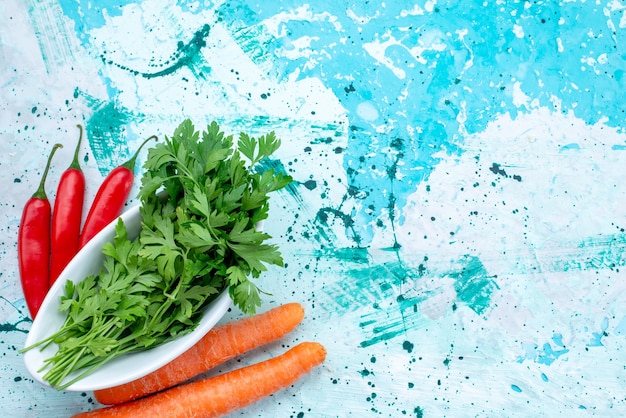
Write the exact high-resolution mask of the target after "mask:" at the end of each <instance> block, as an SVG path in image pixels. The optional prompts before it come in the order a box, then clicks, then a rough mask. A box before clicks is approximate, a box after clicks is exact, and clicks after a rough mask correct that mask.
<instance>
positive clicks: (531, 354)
mask: <svg viewBox="0 0 626 418" xmlns="http://www.w3.org/2000/svg"><path fill="white" fill-rule="evenodd" d="M521 348H522V350H523V351H525V354H524V355H522V356H519V357H518V358H517V362H518V363H523V362H524V361H526V360H530V361H534V362H536V363H538V364H545V365H546V366H550V365H552V363H554V362H555V361H556V360H557V359H558V358H559V357H561V356H563V355H565V354H567V353H569V349H567V348H565V345H564V344H563V336H562V335H561V334H558V333H556V334H554V335H553V336H552V343H550V342H547V343H545V344H543V347H542V348H541V349H539V346H538V345H537V344H534V343H522V345H521Z"/></svg>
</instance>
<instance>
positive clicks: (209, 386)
mask: <svg viewBox="0 0 626 418" xmlns="http://www.w3.org/2000/svg"><path fill="white" fill-rule="evenodd" d="M325 358H326V349H325V348H324V346H323V345H321V344H319V343H316V342H303V343H300V344H298V345H296V346H295V347H293V348H292V349H290V350H288V351H287V352H285V353H284V354H282V355H280V356H278V357H274V358H272V359H269V360H265V361H262V362H260V363H256V364H253V365H251V366H247V367H242V368H240V369H237V370H233V371H230V372H227V373H224V374H221V375H217V376H215V377H211V378H209V379H205V380H199V381H196V382H192V383H187V384H185V385H181V386H176V387H174V388H172V389H168V390H166V391H163V392H160V393H157V394H156V395H152V396H148V397H147V398H143V399H138V400H135V401H130V402H126V403H123V404H119V405H115V406H109V407H106V408H101V409H96V410H93V411H89V412H82V413H79V414H77V415H74V418H88V417H93V418H107V417H110V418H126V417H157V416H158V417H160V418H168V417H171V418H178V417H181V418H182V417H204V418H211V417H221V416H223V415H226V414H228V413H230V412H234V411H236V410H238V409H241V408H243V407H246V406H248V405H251V404H253V403H254V402H257V401H259V400H260V399H262V398H264V397H266V396H269V395H271V394H272V393H275V392H278V391H279V390H281V389H284V388H286V387H288V386H289V385H292V384H293V383H295V382H296V381H297V380H299V379H300V378H301V377H303V376H304V375H305V374H307V373H309V372H310V371H311V370H312V369H313V368H314V367H316V366H318V365H320V364H321V363H322V362H323V361H324V359H325Z"/></svg>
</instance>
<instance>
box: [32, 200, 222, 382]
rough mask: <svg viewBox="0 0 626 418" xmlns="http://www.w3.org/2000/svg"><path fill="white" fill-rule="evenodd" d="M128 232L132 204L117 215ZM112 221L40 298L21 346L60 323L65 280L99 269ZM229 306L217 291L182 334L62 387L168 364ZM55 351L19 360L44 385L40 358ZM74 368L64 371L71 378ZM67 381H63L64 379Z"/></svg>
mask: <svg viewBox="0 0 626 418" xmlns="http://www.w3.org/2000/svg"><path fill="white" fill-rule="evenodd" d="M121 218H122V220H123V221H124V223H125V225H126V229H127V230H128V237H129V238H131V239H132V238H134V237H136V236H137V235H138V234H139V231H140V230H141V214H140V213H139V205H137V206H134V207H132V208H131V209H129V210H128V211H126V212H125V213H123V214H122V215H121ZM116 224H117V219H116V220H115V221H113V222H111V223H110V224H109V225H108V226H106V227H105V228H104V229H103V230H102V231H101V232H100V233H98V234H97V235H96V236H94V237H93V238H92V239H91V241H89V242H88V243H87V244H86V245H85V246H84V247H83V248H82V249H81V250H80V251H79V252H78V254H77V255H76V256H75V257H74V258H73V259H72V261H70V263H69V264H68V265H67V267H66V268H65V270H63V272H62V273H61V275H60V276H59V278H58V279H57V280H56V281H55V282H54V284H53V285H52V287H51V289H50V291H49V292H48V294H47V296H46V298H45V299H44V301H43V303H42V305H41V308H40V309H39V312H38V314H37V317H36V318H35V320H34V321H33V324H32V326H31V328H30V331H29V333H28V336H27V337H26V343H25V347H28V346H30V345H32V344H35V343H37V342H39V341H41V340H43V339H45V338H46V337H48V336H50V335H52V334H53V333H54V332H56V331H58V330H59V329H60V328H61V326H62V325H63V323H64V322H65V318H66V314H65V313H62V312H59V310H58V307H59V304H60V297H61V296H62V295H63V294H64V293H65V283H66V282H67V280H68V279H69V278H72V279H73V281H74V282H76V281H78V280H82V278H85V277H87V276H89V275H90V274H97V273H99V272H100V270H101V269H102V263H103V260H104V256H103V254H102V246H103V245H104V243H106V242H109V241H113V237H114V236H115V225H116ZM231 306H232V302H231V299H230V295H229V294H228V290H226V291H224V292H222V293H221V294H220V295H219V296H218V297H217V299H216V300H214V301H213V302H212V303H211V304H209V305H208V306H207V307H206V309H205V311H204V314H203V316H202V319H201V321H200V323H199V324H198V326H197V328H196V329H195V330H194V331H193V332H191V333H189V334H187V335H184V336H182V337H179V338H177V339H176V340H174V341H171V342H169V343H167V344H164V345H161V346H159V347H155V348H153V349H150V350H146V351H142V352H138V353H131V354H126V355H123V356H120V357H118V358H116V359H114V360H111V361H109V362H108V363H106V364H104V365H103V366H101V367H100V368H99V369H97V370H96V371H95V372H93V373H92V374H90V375H88V376H86V377H84V378H83V379H81V380H79V381H78V382H76V383H74V384H72V385H71V386H69V387H68V388H67V389H66V390H69V391H77V392H85V391H93V390H98V389H105V388H109V387H113V386H116V385H121V384H123V383H127V382H130V381H132V380H135V379H138V378H140V377H143V376H145V375H147V374H149V373H150V372H152V371H154V370H156V369H158V368H159V367H161V366H163V365H165V364H166V363H169V362H170V361H171V360H173V359H174V358H176V357H178V356H179V355H180V354H182V353H183V352H185V351H186V350H187V349H189V348H190V347H191V346H193V345H194V344H195V343H196V342H198V340H200V339H201V338H202V337H203V336H204V335H205V334H206V333H207V332H208V331H209V330H210V329H211V328H213V326H214V325H215V324H216V323H217V322H218V321H219V320H220V319H221V318H222V317H223V316H224V314H225V313H226V312H227V311H228V309H229V308H230V307H231ZM56 351H57V346H56V344H51V345H50V346H48V347H46V349H44V350H43V351H40V350H39V348H33V349H31V350H29V351H27V352H26V353H24V361H25V363H26V368H27V369H28V372H29V373H30V374H31V375H32V376H33V377H34V378H35V380H37V381H39V382H41V383H43V384H44V385H47V386H50V385H49V384H48V382H46V381H45V380H44V379H43V375H44V374H45V373H46V370H44V371H43V372H39V370H40V369H41V368H42V367H43V365H44V360H45V359H47V358H49V357H51V356H52V355H53V354H55V353H56ZM78 374H79V373H78V372H75V373H74V374H71V375H69V376H68V377H67V378H66V379H71V378H73V377H75V376H76V375H78ZM66 381H69V380H66Z"/></svg>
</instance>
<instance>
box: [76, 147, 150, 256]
mask: <svg viewBox="0 0 626 418" xmlns="http://www.w3.org/2000/svg"><path fill="white" fill-rule="evenodd" d="M156 138H157V137H156V136H155V135H153V136H151V137H150V138H148V139H146V140H145V141H144V142H143V143H142V144H141V145H140V146H139V149H137V151H136V152H135V155H133V157H132V158H131V159H130V160H128V161H126V162H125V163H124V164H122V165H120V166H119V167H116V168H114V169H113V171H111V172H110V173H109V175H108V176H107V177H106V178H105V179H104V181H103V182H102V184H101V185H100V188H99V189H98V191H97V193H96V197H95V198H94V200H93V202H92V204H91V208H90V209H89V213H88V214H87V219H85V225H83V231H82V233H81V235H80V241H79V243H78V247H79V249H80V248H82V247H83V246H84V245H85V244H87V242H89V240H90V239H92V238H93V237H94V235H96V234H97V233H98V232H100V231H101V230H102V228H104V227H105V226H107V225H108V224H109V223H111V222H112V221H114V220H115V219H117V217H118V216H120V214H121V213H122V210H124V204H125V203H126V200H127V199H128V196H129V195H130V191H131V190H132V188H133V181H134V180H135V173H134V170H135V162H136V161H137V156H138V155H139V151H140V150H141V148H142V147H143V146H144V145H145V144H146V142H148V141H150V140H152V139H156Z"/></svg>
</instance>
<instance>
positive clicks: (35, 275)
mask: <svg viewBox="0 0 626 418" xmlns="http://www.w3.org/2000/svg"><path fill="white" fill-rule="evenodd" d="M61 147H63V146H62V145H61V144H55V145H54V147H52V151H51V152H50V155H49V156H48V162H47V163H46V169H45V171H44V172H43V176H42V177H41V182H40V183H39V188H38V189H37V191H36V192H35V193H34V194H33V195H32V197H31V198H30V199H28V201H27V202H26V205H24V209H23V211H22V220H21V221H20V229H19V232H18V235H17V258H18V264H19V271H20V281H21V283H22V291H23V292H24V298H25V299H26V306H28V311H29V312H30V316H31V317H32V318H33V319H35V316H36V315H37V312H38V311H39V308H40V307H41V303H42V302H43V300H44V298H45V297H46V294H47V293H48V276H49V272H50V270H49V269H50V216H51V212H52V209H51V207H50V201H49V200H48V197H47V196H46V190H45V183H46V177H47V176H48V171H49V169H50V162H51V161H52V156H53V155H54V153H55V152H56V150H57V149H58V148H61Z"/></svg>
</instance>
